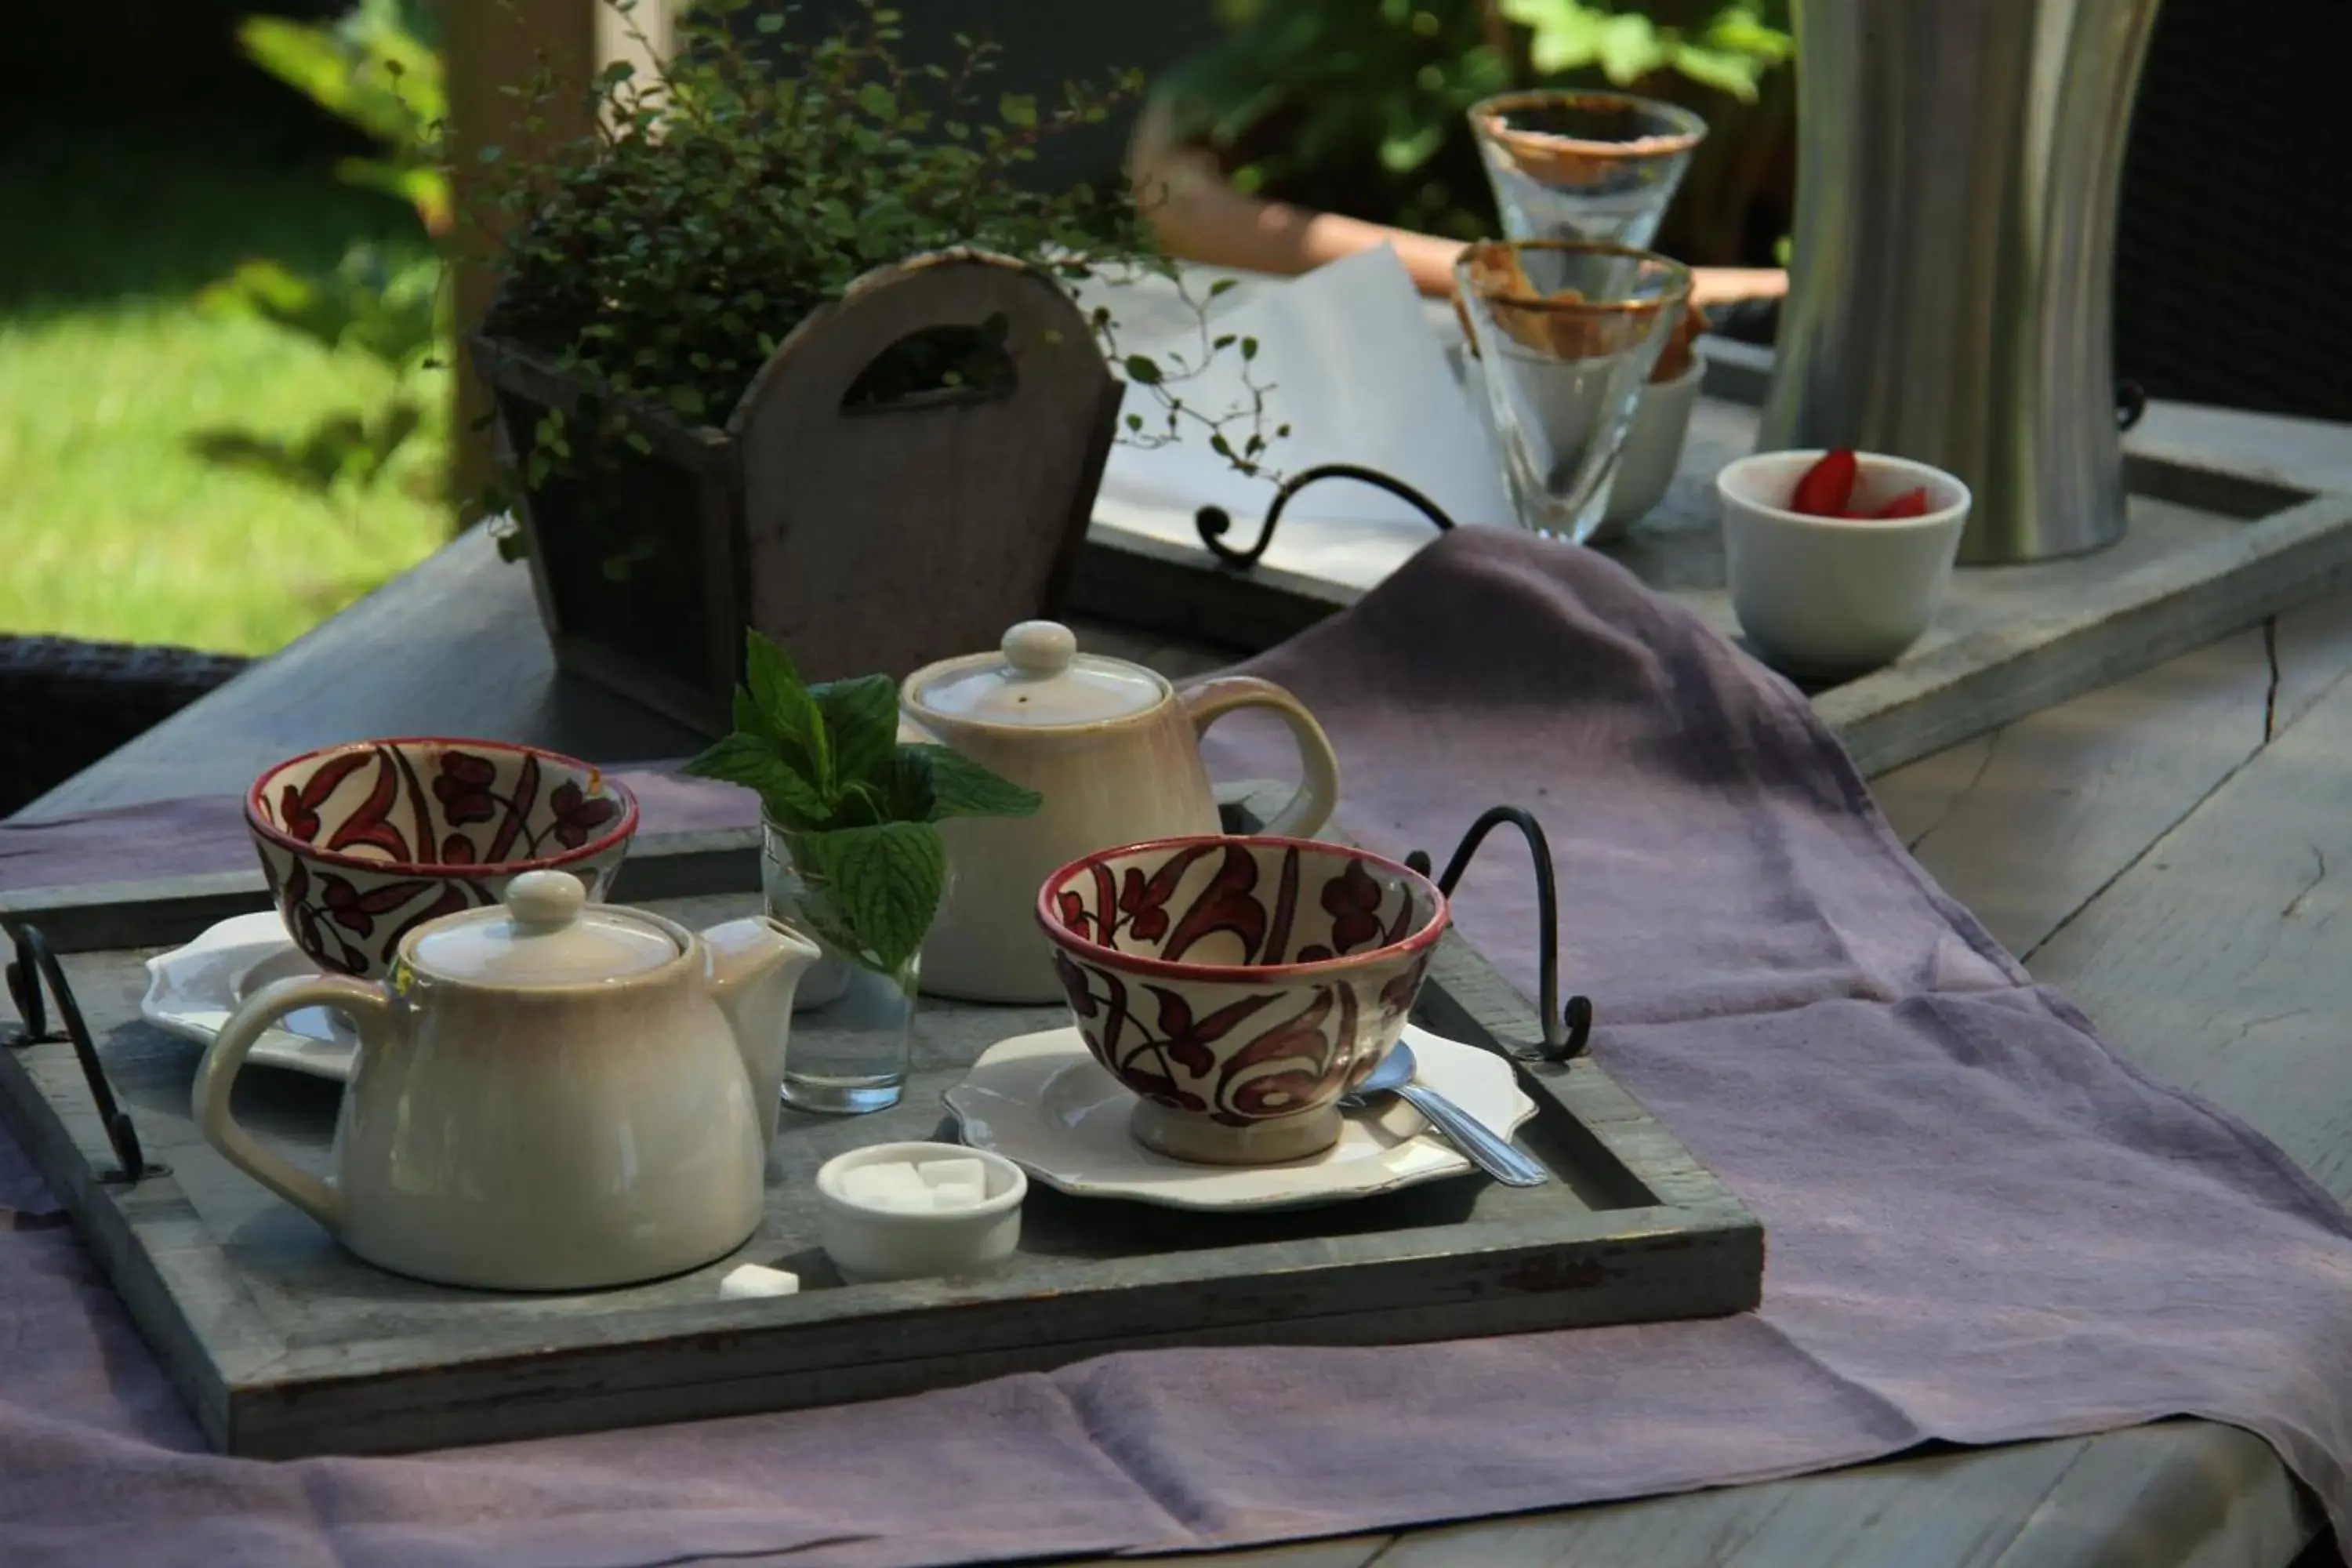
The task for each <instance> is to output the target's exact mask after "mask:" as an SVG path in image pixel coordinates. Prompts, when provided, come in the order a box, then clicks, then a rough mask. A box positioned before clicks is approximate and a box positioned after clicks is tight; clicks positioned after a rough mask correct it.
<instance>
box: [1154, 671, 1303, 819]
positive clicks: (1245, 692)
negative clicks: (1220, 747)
mask: <svg viewBox="0 0 2352 1568" xmlns="http://www.w3.org/2000/svg"><path fill="white" fill-rule="evenodd" d="M1177 700H1178V701H1180V702H1181V703H1182V704H1183V705H1184V713H1185V717H1187V718H1189V719H1191V720H1192V732H1193V733H1194V734H1195V735H1196V736H1199V735H1206V734H1207V733H1208V732H1209V726H1210V725H1212V724H1213V723H1215V722H1216V721H1218V720H1219V719H1221V718H1223V717H1224V715H1226V714H1228V713H1230V712H1232V711H1234V710H1235V709H1237V708H1266V709H1271V710H1273V711H1274V713H1275V715H1276V717H1277V718H1279V719H1280V720H1281V721H1283V723H1284V724H1286V725H1287V726H1288V727H1289V730H1290V738H1291V739H1292V740H1294V741H1296V742H1297V743H1298V768H1299V782H1298V793H1297V794H1296V795H1292V796H1291V797H1290V800H1289V802H1288V803H1287V804H1286V805H1284V806H1283V808H1282V809H1281V810H1280V811H1277V812H1276V813H1275V814H1274V818H1273V820H1272V821H1270V822H1268V823H1267V824H1266V825H1265V831H1266V832H1267V833H1268V834H1271V835H1273V836H1274V837H1277V838H1308V837H1313V836H1314V834H1315V831H1316V829H1318V828H1319V827H1321V826H1323V825H1324V824H1325V823H1326V822H1328V821H1329V820H1330V819H1331V810H1332V808H1333V807H1334V806H1336V805H1339V757H1338V756H1337V755H1336V754H1334V753H1333V752H1332V750H1331V742H1330V738H1329V737H1328V736H1327V735H1325V734H1324V733H1323V726H1322V725H1320V724H1318V723H1317V722H1316V721H1315V715H1314V714H1312V713H1309V712H1308V711H1307V707H1306V704H1304V703H1302V702H1300V701H1299V700H1298V699H1297V698H1296V697H1293V696H1292V695H1291V694H1290V693H1289V692H1287V691H1285V690H1284V689H1282V688H1281V687H1279V686H1276V684H1275V683H1274V682H1273V681H1271V680H1260V679H1258V678H1257V677H1256V676H1255V675H1220V676H1214V677H1212V678H1211V679H1207V680H1203V681H1201V682H1199V683H1198V684H1196V685H1193V686H1188V687H1186V688H1185V689H1183V690H1182V691H1181V692H1179V693H1177Z"/></svg>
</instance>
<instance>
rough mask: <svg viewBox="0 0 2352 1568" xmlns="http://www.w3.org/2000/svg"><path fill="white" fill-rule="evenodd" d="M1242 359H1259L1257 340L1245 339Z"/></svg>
mask: <svg viewBox="0 0 2352 1568" xmlns="http://www.w3.org/2000/svg"><path fill="white" fill-rule="evenodd" d="M1242 358H1244V359H1245V360H1253V359H1255V358H1257V340H1256V339H1255V338H1244V339H1243V340H1242Z"/></svg>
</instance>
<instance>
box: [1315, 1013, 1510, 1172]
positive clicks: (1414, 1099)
mask: <svg viewBox="0 0 2352 1568" xmlns="http://www.w3.org/2000/svg"><path fill="white" fill-rule="evenodd" d="M1415 1067H1416V1064H1415V1063H1414V1061H1413V1059H1412V1047H1411V1046H1408V1045H1406V1044H1405V1043H1404V1042H1403V1041H1402V1040H1399V1041H1398V1042H1397V1043H1396V1044H1395V1045H1393V1046H1391V1047H1389V1054H1388V1055H1387V1056H1385V1057H1383V1058H1381V1065H1380V1066H1378V1067H1376V1068H1373V1069H1372V1071H1371V1076H1370V1077H1369V1078H1367V1079H1364V1081H1363V1082H1362V1083H1360V1084H1358V1085H1357V1086H1356V1088H1355V1090H1354V1092H1352V1093H1350V1094H1348V1095H1345V1096H1342V1097H1341V1099H1340V1100H1339V1103H1340V1104H1341V1105H1342V1106H1344V1107H1346V1108H1347V1109H1348V1110H1361V1109H1362V1108H1363V1107H1364V1105H1365V1104H1366V1102H1367V1101H1369V1100H1370V1099H1371V1097H1372V1096H1374V1095H1376V1094H1394V1095H1395V1096H1397V1098H1399V1099H1400V1100H1403V1101H1404V1102H1405V1103H1406V1104H1407V1105H1410V1106H1412V1108H1413V1109H1414V1110H1418V1111H1420V1112H1421V1113H1422V1115H1423V1116H1424V1117H1426V1118H1427V1119H1428V1121H1429V1124H1430V1126H1432V1127H1433V1128H1435V1129H1436V1130H1437V1131H1439V1132H1441V1133H1443V1134H1444V1136H1445V1139H1446V1141H1447V1142H1450V1143H1452V1144H1453V1145H1454V1147H1455V1148H1456V1149H1459V1150H1461V1151H1462V1152H1464V1153H1465V1154H1467V1155H1469V1156H1470V1161H1471V1163H1473V1164H1475V1165H1476V1166H1477V1167H1478V1168H1479V1169H1480V1170H1482V1171H1484V1172H1486V1173H1487V1174H1488V1175H1490V1176H1492V1177H1494V1178H1495V1180H1496V1181H1498V1182H1501V1183H1502V1184H1505V1185H1506V1186H1513V1187H1539V1186H1541V1185H1543V1184H1545V1183H1546V1182H1549V1181H1550V1180H1551V1173H1550V1172H1549V1171H1547V1170H1545V1169H1544V1168H1543V1166H1542V1165H1540V1164H1538V1163H1536V1162H1535V1161H1534V1160H1532V1159H1530V1158H1528V1156H1527V1155H1525V1154H1522V1153H1520V1152H1518V1150H1517V1149H1515V1148H1513V1147H1512V1146H1511V1144H1510V1142H1508V1141H1507V1139H1504V1138H1501V1137H1498V1136H1497V1135H1496V1133H1495V1132H1494V1131H1492V1130H1491V1129H1489V1128H1488V1127H1487V1126H1486V1123H1485V1122H1483V1121H1479V1120H1478V1119H1477V1118H1476V1117H1474V1116H1472V1115H1471V1114H1470V1113H1469V1112H1468V1111H1466V1110H1463V1109H1462V1108H1461V1107H1460V1106H1458V1105H1456V1104H1454V1102H1453V1101H1452V1100H1448V1099H1446V1098H1445V1097H1444V1095H1442V1094H1440V1093H1438V1092H1437V1091H1436V1090H1435V1089H1431V1088H1429V1087H1428V1086H1427V1085H1426V1084H1420V1083H1415V1082H1414V1081H1413V1072H1414V1070H1415Z"/></svg>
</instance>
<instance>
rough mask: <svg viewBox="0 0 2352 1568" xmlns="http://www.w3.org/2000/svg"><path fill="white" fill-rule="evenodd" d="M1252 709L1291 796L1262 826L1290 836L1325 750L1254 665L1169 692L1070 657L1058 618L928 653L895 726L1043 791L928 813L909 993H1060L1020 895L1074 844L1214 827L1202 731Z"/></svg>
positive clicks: (1310, 808) (1027, 895) (1112, 661)
mask: <svg viewBox="0 0 2352 1568" xmlns="http://www.w3.org/2000/svg"><path fill="white" fill-rule="evenodd" d="M1243 708H1263V709H1265V710H1268V711H1270V712H1272V713H1273V714H1274V715H1275V716H1276V718H1278V719H1280V720H1281V721H1283V723H1284V724H1285V725H1286V726H1287V727H1288V728H1289V731H1290V734H1291V738H1292V739H1293V740H1294V741H1296V742H1297V744H1298V760H1299V770H1300V779H1301V782H1300V784H1299V786H1298V792H1297V794H1296V795H1293V796H1292V797H1291V799H1290V801H1289V803H1288V804H1287V805H1285V806H1284V807H1283V809H1282V810H1280V811H1279V812H1277V813H1276V814H1275V817H1274V820H1273V821H1272V822H1270V823H1268V824H1266V826H1265V832H1267V833H1269V834H1274V835H1276V836H1280V837H1296V838H1304V837H1308V836H1310V835H1311V834H1313V833H1314V832H1315V830H1316V829H1317V828H1319V827H1321V826H1323V824H1324V822H1325V821H1326V820H1327V819H1328V818H1329V816H1330V815H1331V808H1332V806H1333V805H1335V804H1336V803H1337V802H1338V800H1339V759H1338V758H1337V757H1336V756H1334V755H1333V754H1332V751H1331V742H1329V740H1328V739H1327V738H1325V736H1324V733H1323V727H1322V726H1321V725H1319V724H1318V723H1317V722H1316V721H1315V716H1314V715H1313V714H1311V713H1309V712H1308V711H1307V709H1306V708H1305V707H1304V706H1303V705H1302V704H1301V703H1300V702H1299V700H1298V699H1297V698H1296V697H1293V696H1292V695H1291V694H1290V693H1289V692H1287V691H1285V690H1284V689H1282V688H1281V687H1279V686H1276V685H1275V684H1274V683H1273V682H1272V681H1269V680H1260V679H1257V678H1256V677H1255V676H1241V675H1233V676H1221V677H1217V678H1214V679H1208V680H1202V681H1198V682H1195V683H1194V684H1192V685H1190V686H1187V687H1185V688H1184V689H1182V690H1181V691H1180V690H1178V689H1176V688H1175V687H1173V686H1171V685H1170V684H1169V683H1168V681H1167V680H1166V679H1163V678H1162V677H1160V675H1158V674H1156V673H1155V672H1153V671H1151V670H1149V669H1146V668H1143V667H1142V666H1141V665H1139V664H1129V663H1128V662H1127V661H1126V660H1124V659H1117V658H1105V657H1103V656H1101V655H1099V654H1082V653H1080V652H1079V651H1078V639H1077V637H1076V635H1075V634H1074V633H1072V632H1071V630H1070V629H1069V628H1068V627H1067V626H1061V625H1058V624H1056V623H1055V622H1053V621H1024V622H1022V623H1021V624H1020V625H1019V626H1014V627H1013V629H1012V630H1010V631H1008V632H1006V633H1005V634H1004V640H1003V645H1002V646H1001V647H1000V649H999V650H998V651H997V652H994V653H983V654H973V655H971V656H970V657H968V658H951V659H948V660H945V661H943V662H941V663H939V664H933V665H928V666H926V667H925V668H921V669H919V670H917V671H916V672H915V673H914V674H912V675H910V676H908V678H907V679H906V681H905V683H904V684H903V685H901V686H900V688H899V689H898V711H899V728H900V736H901V738H902V739H905V740H912V741H932V742H938V743H940V744H941V745H945V746H948V747H950V748H952V749H953V750H955V751H958V752H962V753H963V754H964V755H965V756H968V757H970V758H971V760H972V761H974V762H976V763H982V765H984V766H986V767H988V768H990V769H992V770H993V771H994V772H995V773H999V774H1001V775H1002V776H1003V777H1005V778H1007V779H1010V780H1011V781H1012V782H1013V783H1014V784H1020V785H1022V786H1024V788H1027V789H1033V790H1035V791H1036V792H1038V794H1039V795H1043V796H1044V797H1045V803H1044V805H1041V806H1040V807H1039V808H1038V810H1037V813H1036V815H1035V816H998V817H955V818H950V820H948V821H946V822H943V823H941V824H940V833H941V835H942V836H943V837H945V839H946V840H947V848H948V864H949V866H950V868H951V870H952V872H953V875H952V877H951V878H950V885H949V889H948V894H947V897H946V899H945V900H943V901H942V902H941V904H940V913H939V918H938V920H937V921H935V922H934V923H933V925H932V927H931V933H930V937H929V940H928V941H926V942H924V944H923V971H922V973H923V989H924V990H925V991H928V992H930V993H932V994H936V995H941V996H954V997H960V998H961V999H963V1000H965V1001H971V1002H1023V1003H1031V1004H1038V1005H1043V1004H1045V1003H1050V1002H1058V1001H1060V1000H1061V999H1062V986H1061V982H1060V981H1059V980H1057V979H1056V978H1055V974H1054V967H1053V954H1052V949H1051V948H1050V946H1049V945H1048V944H1047V943H1046V942H1045V939H1044V938H1042V937H1041V936H1039V935H1038V932H1037V921H1036V917H1035V915H1034V912H1033V910H1032V906H1033V905H1034V903H1035V902H1036V899H1037V889H1038V888H1039V887H1041V886H1043V885H1044V883H1045V879H1046V878H1047V877H1049V876H1051V875H1052V874H1053V873H1054V872H1055V871H1057V870H1059V869H1061V868H1063V867H1064V866H1066V865H1068V864H1069V863H1070V862H1071V861H1073V860H1075V859H1076V858H1078V857H1079V856H1081V855H1091V854H1093V853H1094V852H1095V851H1097V850H1098V849H1108V848H1112V847H1116V846H1118V845H1121V844H1133V843H1137V842H1139V841H1140V840H1143V839H1147V838H1168V837H1179V836H1181V835H1184V834H1192V833H1215V832H1217V831H1219V829H1220V826H1221V825H1220V823H1219V820H1218V816H1217V800H1216V796H1215V795H1214V794H1213V792H1212V791H1211V789H1210V787H1209V773H1208V769H1207V767H1206V766H1205V765H1204V764H1203V763H1202V761H1201V736H1202V733H1203V732H1204V731H1207V729H1208V728H1209V726H1210V725H1211V724H1213V723H1214V722H1215V721H1217V720H1218V719H1220V718H1222V717H1223V716H1224V715H1225V714H1227V713H1231V712H1234V710H1238V709H1243Z"/></svg>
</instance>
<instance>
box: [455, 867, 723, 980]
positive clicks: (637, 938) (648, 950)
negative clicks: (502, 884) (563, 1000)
mask: <svg viewBox="0 0 2352 1568" xmlns="http://www.w3.org/2000/svg"><path fill="white" fill-rule="evenodd" d="M587 904H588V889H587V887H586V885H585V884H583V882H582V881H581V880H580V879H579V878H577V877H575V876H573V875H572V873H571V872H569V871H525V872H524V873H522V875H520V876H519V877H517V878H516V879H514V880H513V881H511V882H509V883H508V884H507V892H506V901H505V902H504V904H502V905H499V906H496V907H493V908H490V909H487V910H472V911H470V912H468V913H467V914H462V915H457V916H453V917H451V918H449V919H446V920H441V921H435V922H434V923H433V924H432V925H430V926H428V927H427V928H425V931H422V932H421V933H419V935H418V936H417V938H416V945H415V948H414V949H413V950H412V957H413V959H414V961H415V963H416V965H417V967H419V968H421V969H425V970H428V971H430V972H431V973H435V974H440V975H446V976H447V977H448V978H450V979H452V980H470V981H473V982H475V983H477V984H489V985H581V984H593V982H595V981H599V980H617V979H620V978H622V977H623V976H625V975H631V974H642V973H646V971H647V970H652V969H658V968H660V967H661V966H662V965H663V964H665V963H669V962H670V961H671V960H672V959H675V958H676V957H677V956H678V954H679V952H681V951H683V950H682V949H680V948H679V946H678V944H677V939H676V938H674V937H672V936H671V935H670V934H669V933H668V932H667V931H663V930H662V929H661V928H660V927H658V926H656V925H652V924H649V923H648V922H646V921H642V920H638V919H636V918H635V917H634V916H632V915H631V914H630V913H629V912H628V911H627V910H616V909H608V908H604V907H601V906H600V907H598V908H595V909H593V910H592V909H590V908H588V907H587Z"/></svg>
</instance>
